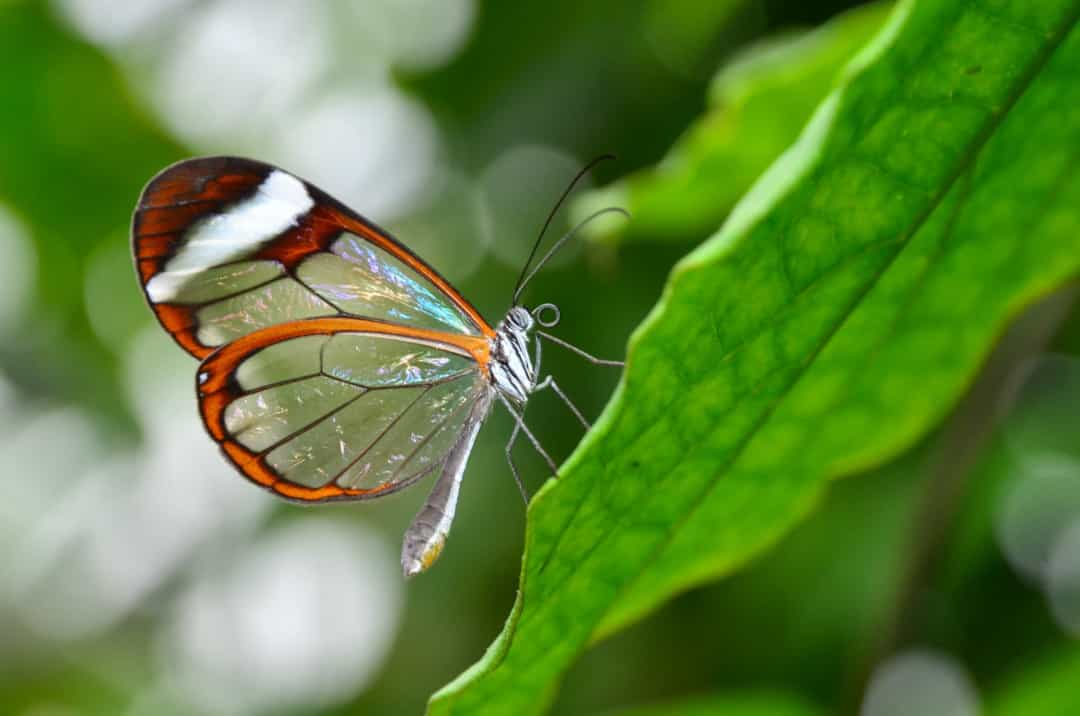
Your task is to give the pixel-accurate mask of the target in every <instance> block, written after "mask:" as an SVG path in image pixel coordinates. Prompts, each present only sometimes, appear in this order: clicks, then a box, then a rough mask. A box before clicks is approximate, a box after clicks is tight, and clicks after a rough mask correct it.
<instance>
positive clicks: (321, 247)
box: [132, 157, 493, 358]
mask: <svg viewBox="0 0 1080 716" xmlns="http://www.w3.org/2000/svg"><path fill="white" fill-rule="evenodd" d="M132 243H133V248H134V254H135V263H136V268H137V271H138V275H139V280H140V282H141V283H142V286H143V291H144V293H145V294H146V298H147V300H148V301H149V303H150V305H151V307H152V308H153V309H154V312H155V314H156V315H157V317H158V320H159V321H160V322H161V324H162V326H164V327H165V329H166V330H167V331H168V332H169V333H170V334H172V336H173V337H174V338H175V339H176V341H177V342H178V343H179V344H180V345H181V346H182V347H183V348H184V349H185V350H187V351H188V352H190V353H191V354H193V355H195V356H196V357H198V358H205V357H206V356H208V355H209V354H210V353H212V352H213V351H214V349H215V348H217V347H219V346H222V345H224V344H226V343H228V342H230V341H232V340H235V339H237V338H239V337H241V336H244V335H247V334H249V333H251V332H253V331H257V330H260V329H263V328H267V327H270V326H274V325H279V324H282V323H285V322H288V321H293V320H297V319H303V318H313V317H320V316H354V317H362V318H369V319H376V320H382V321H388V322H393V323H396V324H399V325H406V326H413V327H417V328H425V329H430V330H438V331H444V332H450V333H454V334H460V335H466V336H490V335H493V331H492V329H491V327H490V326H489V325H488V324H487V323H486V322H485V321H484V319H483V318H482V317H481V316H480V314H479V313H478V312H477V311H476V309H475V308H473V307H472V305H471V304H469V302H468V301H466V300H465V299H464V298H463V297H462V296H461V294H460V293H458V292H457V290H455V289H454V288H453V287H452V286H451V285H450V284H449V283H448V282H447V281H446V280H445V279H443V278H442V277H441V276H439V274H438V273H436V272H435V270H434V269H432V268H431V267H430V266H428V265H427V264H426V263H424V262H423V261H422V260H421V259H419V258H418V257H417V256H415V255H414V254H413V253H412V252H410V251H409V250H408V249H406V248H405V247H404V246H402V245H401V244H400V243H398V242H397V241H395V240H394V239H393V238H392V237H391V236H390V235H389V234H387V233H386V232H385V231H384V230H382V229H380V228H379V227H378V226H376V225H375V224H373V223H372V222H370V221H368V220H367V219H364V218H363V217H362V216H360V215H359V214H357V213H355V212H353V211H352V210H350V209H349V208H348V207H346V206H344V205H343V204H341V203H340V202H338V201H336V200H335V199H333V198H332V197H330V196H329V195H327V194H326V193H325V192H323V191H321V190H320V189H318V188H316V187H314V186H312V185H310V184H308V183H306V182H304V181H301V180H300V179H298V178H296V177H294V176H292V175H291V174H289V173H287V172H285V171H283V170H281V169H278V168H276V167H273V166H271V165H269V164H263V163H261V162H256V161H252V160H248V159H239V158H235V157H209V158H203V159H192V160H188V161H185V162H181V163H179V164H176V165H174V166H172V167H169V168H168V169H166V170H165V171H163V172H162V173H161V174H159V175H158V176H156V177H155V178H154V179H153V180H151V182H150V183H149V184H148V185H147V187H146V189H145V190H144V191H143V194H142V196H141V197H140V199H139V203H138V206H137V207H136V210H135V215H134V218H133V221H132Z"/></svg>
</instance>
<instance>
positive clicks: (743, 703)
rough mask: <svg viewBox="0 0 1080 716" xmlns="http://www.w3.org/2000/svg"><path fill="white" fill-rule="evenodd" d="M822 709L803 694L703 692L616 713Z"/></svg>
mask: <svg viewBox="0 0 1080 716" xmlns="http://www.w3.org/2000/svg"><path fill="white" fill-rule="evenodd" d="M822 713H823V712H822V711H821V710H820V709H818V708H816V707H814V706H812V705H811V704H809V703H807V702H806V701H805V700H803V699H801V698H799V697H796V696H792V695H790V694H784V693H779V692H773V693H768V692H759V693H746V694H720V695H716V696H702V697H698V698H695V699H691V700H687V701H681V702H674V703H667V704H657V705H653V706H644V707H641V708H635V709H628V710H625V711H618V712H615V714H614V715H613V716H819V714H822Z"/></svg>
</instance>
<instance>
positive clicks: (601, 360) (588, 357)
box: [536, 331, 626, 368]
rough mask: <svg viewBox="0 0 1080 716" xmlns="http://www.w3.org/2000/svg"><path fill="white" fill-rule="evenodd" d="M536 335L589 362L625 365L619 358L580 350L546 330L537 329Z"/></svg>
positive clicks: (615, 365)
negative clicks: (614, 358)
mask: <svg viewBox="0 0 1080 716" xmlns="http://www.w3.org/2000/svg"><path fill="white" fill-rule="evenodd" d="M536 335H538V336H543V337H544V338H545V339H547V340H549V341H551V342H552V343H555V344H556V345H560V346H562V347H563V348H565V349H566V350H568V351H572V352H574V353H577V354H578V355H579V356H581V357H582V358H584V359H585V360H587V361H589V362H590V363H592V364H594V365H609V366H613V367H615V368H622V367H624V366H625V365H626V363H625V361H621V360H607V359H606V358H597V357H596V356H594V355H593V354H591V353H586V352H585V351H583V350H581V349H580V348H578V347H577V346H575V345H574V344H573V343H567V342H566V341H564V340H563V339H562V338H556V337H555V336H553V335H551V334H550V333H548V332H547V331H537V332H536Z"/></svg>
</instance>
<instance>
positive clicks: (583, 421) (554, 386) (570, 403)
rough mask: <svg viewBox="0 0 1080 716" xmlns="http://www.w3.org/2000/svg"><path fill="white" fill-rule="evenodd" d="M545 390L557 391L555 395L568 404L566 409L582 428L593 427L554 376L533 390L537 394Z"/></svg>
mask: <svg viewBox="0 0 1080 716" xmlns="http://www.w3.org/2000/svg"><path fill="white" fill-rule="evenodd" d="M544 388H551V389H552V390H553V391H555V395H557V396H559V398H560V399H562V402H564V403H566V407H568V408H570V412H571V413H573V414H574V417H575V418H577V419H578V421H579V422H580V423H581V424H582V426H584V428H585V429H586V430H588V429H589V428H591V427H592V425H590V424H589V421H588V420H586V419H585V416H584V415H583V414H582V413H581V411H580V410H578V407H577V406H576V405H574V401H572V400H570V396H568V395H567V394H566V393H564V392H563V389H562V388H560V387H559V384H558V383H556V382H555V377H554V376H551V375H549V376H548V377H546V378H544V379H543V380H542V381H540V382H539V383H537V384H536V387H535V388H533V391H532V392H534V393H536V392H539V391H541V390H543V389H544Z"/></svg>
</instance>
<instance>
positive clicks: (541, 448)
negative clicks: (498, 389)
mask: <svg viewBox="0 0 1080 716" xmlns="http://www.w3.org/2000/svg"><path fill="white" fill-rule="evenodd" d="M496 395H498V396H499V400H500V401H501V402H502V404H503V407H504V408H506V410H507V412H509V413H510V416H511V417H512V418H513V419H514V423H515V424H516V427H518V428H521V432H522V433H524V434H525V437H527V438H528V439H529V442H530V443H532V446H533V448H534V449H535V450H536V452H538V453H540V457H542V458H544V462H546V463H547V464H548V467H550V468H551V472H552V474H554V475H555V476H556V477H557V476H558V472H559V468H558V467H556V466H555V461H554V460H552V459H551V456H550V455H548V454H547V450H544V446H543V445H541V444H540V441H539V440H537V439H536V436H535V435H533V433H532V431H531V430H529V426H528V425H526V424H525V420H524V419H523V418H522V417H521V415H520V414H519V413H518V411H517V410H515V409H514V406H512V405H511V404H510V401H509V400H507V399H506V398H505V397H504V396H503V394H502V393H496Z"/></svg>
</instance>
